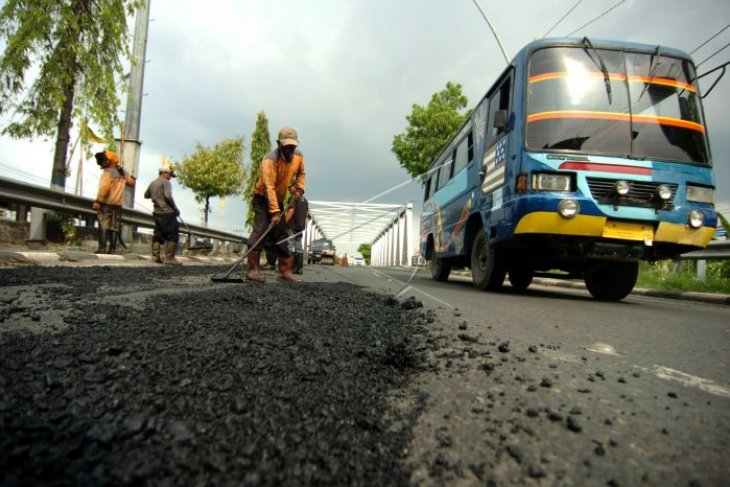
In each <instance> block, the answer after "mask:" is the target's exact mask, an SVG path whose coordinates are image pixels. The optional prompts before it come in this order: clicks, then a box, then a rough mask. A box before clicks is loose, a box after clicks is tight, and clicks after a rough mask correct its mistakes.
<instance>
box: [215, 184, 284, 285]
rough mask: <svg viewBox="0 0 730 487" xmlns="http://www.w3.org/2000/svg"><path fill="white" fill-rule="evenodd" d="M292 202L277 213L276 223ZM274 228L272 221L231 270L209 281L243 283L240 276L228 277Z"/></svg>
mask: <svg viewBox="0 0 730 487" xmlns="http://www.w3.org/2000/svg"><path fill="white" fill-rule="evenodd" d="M293 200H294V198H292V199H290V200H289V203H287V205H286V208H284V209H283V210H282V211H281V213H279V222H278V223H281V218H284V215H286V210H288V209H289V206H290V205H291V203H292V201H293ZM275 226H276V224H274V221H273V220H272V221H271V223H269V226H268V227H267V228H266V231H265V232H264V234H263V235H261V237H259V239H258V240H257V241H256V242H255V243H254V244H253V245H251V246H250V247H249V248H248V250H247V251H246V253H245V254H243V255H242V256H241V257H240V258H239V259H238V260H237V261H236V262H235V263H234V264H233V265H232V266H231V268H230V269H228V270H227V271H226V273H225V274H223V275H217V276H212V277H211V278H210V280H211V281H213V282H243V281H244V279H243V277H241V276H238V277H229V276H230V275H231V273H233V271H234V270H236V268H237V267H238V266H239V265H241V262H243V260H244V259H245V258H246V257H248V254H250V253H251V251H252V250H253V249H255V248H256V246H257V245H258V244H259V243H261V241H262V240H263V239H264V238H265V237H266V236H267V235H268V234H269V232H270V231H271V229H272V228H274V227H275Z"/></svg>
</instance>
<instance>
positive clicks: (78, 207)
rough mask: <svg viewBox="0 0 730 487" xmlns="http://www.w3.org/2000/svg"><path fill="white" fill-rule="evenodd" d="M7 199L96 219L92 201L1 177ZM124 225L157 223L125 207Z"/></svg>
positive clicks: (0, 189) (219, 234)
mask: <svg viewBox="0 0 730 487" xmlns="http://www.w3.org/2000/svg"><path fill="white" fill-rule="evenodd" d="M3 200H4V201H8V202H12V203H17V204H21V205H25V206H29V207H36V208H44V209H46V210H53V211H63V212H70V213H73V214H78V215H89V216H96V211H95V210H94V209H92V208H91V205H92V204H93V203H94V200H92V199H90V198H84V197H83V196H77V195H75V194H71V193H66V192H63V191H59V190H56V189H51V188H43V187H41V186H35V185H32V184H27V183H22V182H19V181H14V180H12V179H7V178H3V177H0V201H3ZM122 222H123V223H126V224H129V225H136V226H139V227H144V228H154V227H155V220H154V218H152V214H150V213H147V212H142V211H139V210H134V209H130V208H122ZM187 226H188V227H189V228H190V233H192V234H194V235H195V236H196V237H205V238H214V239H218V240H222V241H225V242H234V243H247V241H248V239H247V238H246V237H242V236H240V235H236V234H235V233H229V232H224V231H222V230H216V229H214V228H208V227H201V226H199V225H190V224H188V225H187ZM186 230H187V229H186V228H185V225H182V226H181V228H180V231H181V232H182V233H187V231H186Z"/></svg>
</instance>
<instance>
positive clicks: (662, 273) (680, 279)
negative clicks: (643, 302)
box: [636, 260, 730, 294]
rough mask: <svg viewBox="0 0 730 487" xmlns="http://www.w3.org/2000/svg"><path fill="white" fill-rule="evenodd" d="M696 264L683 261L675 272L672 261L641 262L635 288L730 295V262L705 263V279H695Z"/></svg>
mask: <svg viewBox="0 0 730 487" xmlns="http://www.w3.org/2000/svg"><path fill="white" fill-rule="evenodd" d="M696 269H697V263H696V262H694V261H683V262H682V267H681V269H680V270H679V272H677V271H676V270H675V264H674V262H673V261H668V260H662V261H659V262H654V263H650V262H641V263H640V264H639V278H638V279H637V281H636V287H643V288H649V289H667V290H672V291H695V292H703V293H720V294H730V261H716V262H708V263H707V277H706V278H705V279H704V280H699V279H697V270H696Z"/></svg>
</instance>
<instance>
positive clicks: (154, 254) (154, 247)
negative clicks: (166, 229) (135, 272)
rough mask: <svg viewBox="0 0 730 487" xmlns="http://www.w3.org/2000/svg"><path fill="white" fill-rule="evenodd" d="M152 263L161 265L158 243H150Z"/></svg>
mask: <svg viewBox="0 0 730 487" xmlns="http://www.w3.org/2000/svg"><path fill="white" fill-rule="evenodd" d="M152 262H154V263H155V264H162V263H163V262H162V259H161V258H160V242H156V241H154V240H153V241H152Z"/></svg>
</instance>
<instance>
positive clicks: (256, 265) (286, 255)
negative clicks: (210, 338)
mask: <svg viewBox="0 0 730 487" xmlns="http://www.w3.org/2000/svg"><path fill="white" fill-rule="evenodd" d="M293 179H296V183H295V185H294V186H293V187H292V189H291V193H292V198H294V199H295V200H299V199H300V198H301V197H302V195H303V194H304V188H305V185H306V179H305V170H304V154H302V152H301V151H300V150H299V135H298V134H297V131H296V130H294V129H293V128H291V127H283V128H282V129H281V130H279V137H278V139H277V140H276V149H274V150H273V151H271V152H269V153H268V154H266V155H265V156H264V158H263V160H262V161H261V174H260V175H259V180H258V183H257V184H256V186H255V188H254V191H253V199H252V203H251V204H252V207H253V211H254V223H253V230H252V231H251V235H250V236H249V238H248V241H249V242H250V243H251V245H254V244H255V247H253V248H252V249H251V250H250V251H249V254H248V257H247V266H246V279H249V280H252V281H256V282H263V281H264V280H265V278H264V276H263V274H261V271H260V262H261V249H262V248H263V247H264V246H265V245H263V242H259V240H262V237H264V236H266V238H268V239H270V241H272V242H275V249H276V254H277V256H278V257H279V272H278V276H277V277H278V279H279V280H281V281H285V282H292V281H295V280H298V279H295V278H294V277H293V275H292V268H293V265H294V258H293V257H292V255H291V252H290V250H289V244H288V241H287V233H286V220H285V218H283V217H284V215H282V212H283V210H284V204H283V203H284V199H285V198H286V193H287V190H288V189H289V183H290V182H291V181H292V180H293ZM270 226H271V229H270V230H269V233H268V234H267V233H266V232H267V230H268V229H269V227H270Z"/></svg>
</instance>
